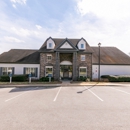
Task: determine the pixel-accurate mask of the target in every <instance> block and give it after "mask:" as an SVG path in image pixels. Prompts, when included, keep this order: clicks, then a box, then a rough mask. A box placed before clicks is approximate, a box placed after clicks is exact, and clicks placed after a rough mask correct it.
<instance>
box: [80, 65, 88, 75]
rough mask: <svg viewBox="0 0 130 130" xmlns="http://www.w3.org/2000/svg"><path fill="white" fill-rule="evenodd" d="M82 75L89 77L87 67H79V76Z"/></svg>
mask: <svg viewBox="0 0 130 130" xmlns="http://www.w3.org/2000/svg"><path fill="white" fill-rule="evenodd" d="M80 76H83V77H85V76H86V77H87V67H80V68H79V77H80Z"/></svg>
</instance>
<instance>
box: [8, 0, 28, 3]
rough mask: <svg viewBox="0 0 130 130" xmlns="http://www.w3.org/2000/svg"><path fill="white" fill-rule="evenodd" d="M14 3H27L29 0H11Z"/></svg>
mask: <svg viewBox="0 0 130 130" xmlns="http://www.w3.org/2000/svg"><path fill="white" fill-rule="evenodd" d="M10 1H11V2H12V3H15V4H16V3H18V4H26V2H27V0H10Z"/></svg>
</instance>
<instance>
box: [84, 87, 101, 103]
mask: <svg viewBox="0 0 130 130" xmlns="http://www.w3.org/2000/svg"><path fill="white" fill-rule="evenodd" d="M85 88H87V87H85ZM88 91H89V92H91V93H92V94H93V95H94V96H95V97H97V98H98V99H99V100H100V101H102V102H103V99H101V98H100V97H99V96H98V95H96V94H95V93H94V92H93V91H92V90H90V89H88Z"/></svg>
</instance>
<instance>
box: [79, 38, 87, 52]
mask: <svg viewBox="0 0 130 130" xmlns="http://www.w3.org/2000/svg"><path fill="white" fill-rule="evenodd" d="M78 49H79V50H85V49H86V41H85V40H84V39H81V40H80V41H79V42H78Z"/></svg>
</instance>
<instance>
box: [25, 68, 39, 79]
mask: <svg viewBox="0 0 130 130" xmlns="http://www.w3.org/2000/svg"><path fill="white" fill-rule="evenodd" d="M24 74H31V77H37V68H24Z"/></svg>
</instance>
